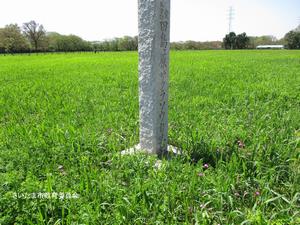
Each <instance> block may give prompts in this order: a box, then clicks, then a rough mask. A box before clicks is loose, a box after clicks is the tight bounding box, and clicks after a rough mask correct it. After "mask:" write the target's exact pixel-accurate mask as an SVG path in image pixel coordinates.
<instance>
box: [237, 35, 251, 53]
mask: <svg viewBox="0 0 300 225" xmlns="http://www.w3.org/2000/svg"><path fill="white" fill-rule="evenodd" d="M249 41H250V39H249V37H247V34H246V33H245V32H244V33H242V34H239V35H237V36H236V40H235V44H236V48H237V49H246V48H247V47H248V45H249Z"/></svg>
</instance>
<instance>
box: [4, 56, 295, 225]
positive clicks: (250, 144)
mask: <svg viewBox="0 0 300 225" xmlns="http://www.w3.org/2000/svg"><path fill="white" fill-rule="evenodd" d="M137 64H138V56H137V53H128V52H127V53H98V54H94V53H74V54H64V53H62V54H45V55H42V54H41V55H31V56H29V55H15V56H0V85H1V86H0V87H1V88H0V224H131V225H132V224H258V225H260V224H300V219H299V218H300V51H287V50H286V51H280V50H279V51H201V52H172V53H171V68H170V74H171V75H170V99H169V142H170V144H172V145H175V146H178V147H180V148H181V149H182V150H183V151H184V155H183V156H182V157H179V158H173V159H172V160H170V161H164V163H163V166H162V168H161V169H160V170H157V169H156V168H155V167H154V164H155V160H156V158H155V157H149V156H148V157H147V156H142V155H137V156H127V157H120V154H119V153H120V151H121V150H123V149H126V148H128V147H131V146H133V145H135V144H137V143H138V132H139V131H138V129H139V118H138V73H137ZM35 193H36V195H37V196H35ZM47 193H48V194H47ZM49 193H52V194H49ZM55 193H56V194H59V198H57V196H55ZM60 193H64V194H65V196H62V194H60ZM70 194H72V196H70ZM49 195H51V196H49ZM50 197H51V198H50ZM63 197H64V198H63Z"/></svg>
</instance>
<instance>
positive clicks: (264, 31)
mask: <svg viewBox="0 0 300 225" xmlns="http://www.w3.org/2000/svg"><path fill="white" fill-rule="evenodd" d="M0 1H1V13H0V27H3V26H4V25H5V24H8V23H18V24H22V23H23V22H27V21H29V20H36V21H37V22H39V23H42V24H43V25H44V27H45V28H46V30H47V31H57V32H59V33H62V34H76V35H79V36H81V37H83V38H84V39H86V40H91V41H92V40H103V39H108V38H113V37H120V36H124V35H132V36H133V35H136V34H137V0H0ZM229 6H233V7H234V10H235V16H234V17H235V19H234V21H233V30H234V31H235V32H237V33H240V32H244V31H245V32H246V33H247V34H248V35H251V36H252V35H256V36H258V35H275V36H276V37H278V38H281V37H283V36H284V34H285V33H287V32H288V31H290V30H291V29H294V28H295V27H296V26H297V25H298V24H299V23H300V21H299V19H300V18H299V17H300V0H171V7H172V9H171V40H172V41H180V40H182V41H184V40H197V41H206V40H221V39H222V38H223V36H224V34H225V33H227V32H228V20H227V13H228V9H229Z"/></svg>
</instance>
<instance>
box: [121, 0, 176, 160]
mask: <svg viewBox="0 0 300 225" xmlns="http://www.w3.org/2000/svg"><path fill="white" fill-rule="evenodd" d="M138 7H139V103H140V143H139V144H138V145H137V146H135V147H134V148H131V149H128V150H125V151H122V154H123V155H126V154H134V153H136V152H146V153H149V154H157V155H159V156H162V155H169V154H167V153H169V152H173V153H174V154H181V152H179V151H180V150H179V149H176V148H175V147H173V146H169V145H168V88H169V49H170V0H138Z"/></svg>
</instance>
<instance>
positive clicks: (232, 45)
mask: <svg viewBox="0 0 300 225" xmlns="http://www.w3.org/2000/svg"><path fill="white" fill-rule="evenodd" d="M223 46H224V48H225V49H236V34H235V33H234V32H230V33H229V34H226V36H225V38H224V39H223Z"/></svg>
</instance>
